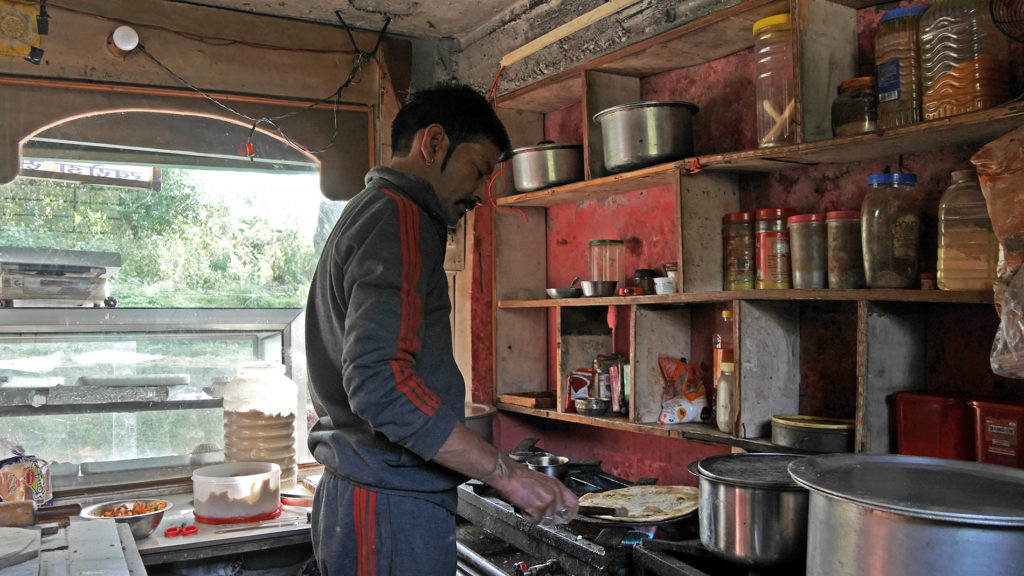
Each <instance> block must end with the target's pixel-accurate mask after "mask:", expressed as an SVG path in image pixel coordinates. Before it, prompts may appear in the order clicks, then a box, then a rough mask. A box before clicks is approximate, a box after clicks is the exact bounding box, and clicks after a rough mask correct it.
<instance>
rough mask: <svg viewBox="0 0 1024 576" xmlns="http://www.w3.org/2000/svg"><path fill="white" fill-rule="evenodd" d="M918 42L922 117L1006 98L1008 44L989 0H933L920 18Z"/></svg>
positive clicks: (967, 109)
mask: <svg viewBox="0 0 1024 576" xmlns="http://www.w3.org/2000/svg"><path fill="white" fill-rule="evenodd" d="M920 42H921V78H922V82H923V86H922V89H923V91H924V94H923V99H922V105H923V108H924V109H923V115H924V118H925V119H927V120H932V119H935V118H944V117H946V116H952V115H954V114H962V113H964V112H974V111H976V110H983V109H985V108H991V107H992V106H996V105H999V104H1002V103H1003V102H1005V101H1007V100H1009V99H1010V71H1009V64H1008V61H1009V60H1008V58H1009V56H1008V43H1007V41H1006V37H1005V36H1003V34H1002V33H1001V32H999V30H998V29H997V28H996V26H995V23H994V22H993V21H992V15H991V12H990V6H989V0H936V1H935V3H934V4H932V6H931V8H928V11H927V12H925V14H924V16H922V17H921V23H920Z"/></svg>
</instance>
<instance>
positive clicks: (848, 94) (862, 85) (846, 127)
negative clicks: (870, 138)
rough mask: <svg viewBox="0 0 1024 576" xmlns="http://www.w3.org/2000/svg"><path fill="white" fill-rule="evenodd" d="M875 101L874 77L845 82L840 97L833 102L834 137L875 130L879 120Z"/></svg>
mask: <svg viewBox="0 0 1024 576" xmlns="http://www.w3.org/2000/svg"><path fill="white" fill-rule="evenodd" d="M875 100H876V99H875V77H874V76H861V77H859V78H850V79H849V80H844V81H843V82H842V84H840V85H839V96H838V97H837V98H836V99H835V100H833V101H832V135H833V136H835V137H836V138H841V137H843V136H854V135H856V134H864V133H865V132H871V131H872V130H874V129H875V124H876V121H877V119H878V109H877V105H876V102H875Z"/></svg>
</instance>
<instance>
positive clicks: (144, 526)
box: [79, 498, 171, 540]
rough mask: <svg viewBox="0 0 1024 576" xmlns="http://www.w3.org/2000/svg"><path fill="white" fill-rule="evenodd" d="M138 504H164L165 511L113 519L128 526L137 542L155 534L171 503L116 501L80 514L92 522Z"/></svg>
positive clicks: (90, 508)
mask: <svg viewBox="0 0 1024 576" xmlns="http://www.w3.org/2000/svg"><path fill="white" fill-rule="evenodd" d="M136 502H163V503H164V509H163V510H157V511H156V512H146V513H144V514H136V515H134V516H119V517H115V518H112V519H113V520H114V521H115V522H118V523H121V524H127V525H128V527H129V528H131V530H132V536H134V537H135V539H136V540H141V539H143V538H145V537H147V536H149V535H150V534H152V533H153V530H156V527H157V526H159V525H160V521H161V520H163V519H164V512H167V511H168V510H170V509H171V503H170V502H168V501H166V500H161V499H159V498H133V499H131V500H116V501H113V502H103V503H101V504H93V505H92V506H87V507H85V508H83V509H82V512H81V513H80V514H79V516H81V517H82V518H89V519H91V520H96V519H102V518H109V517H107V516H103V514H104V513H105V512H113V511H114V510H116V509H118V508H120V507H122V506H125V505H127V506H128V507H129V508H131V506H132V504H134V503H136Z"/></svg>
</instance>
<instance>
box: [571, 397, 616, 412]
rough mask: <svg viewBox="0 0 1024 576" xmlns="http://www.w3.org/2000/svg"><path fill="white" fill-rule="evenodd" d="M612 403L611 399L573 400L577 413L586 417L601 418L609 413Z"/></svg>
mask: <svg viewBox="0 0 1024 576" xmlns="http://www.w3.org/2000/svg"><path fill="white" fill-rule="evenodd" d="M611 403H612V399H611V398H576V399H575V400H573V404H574V405H575V406H576V412H578V413H579V414H583V415H584V416H600V415H602V414H604V413H605V412H607V411H608V407H609V406H610V405H611Z"/></svg>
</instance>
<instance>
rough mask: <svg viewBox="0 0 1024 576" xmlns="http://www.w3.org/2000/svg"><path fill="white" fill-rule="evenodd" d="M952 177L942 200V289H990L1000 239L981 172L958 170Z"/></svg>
mask: <svg viewBox="0 0 1024 576" xmlns="http://www.w3.org/2000/svg"><path fill="white" fill-rule="evenodd" d="M952 180H953V183H952V185H950V187H949V188H946V191H945V192H943V193H942V199H941V200H939V261H938V274H937V282H938V286H939V289H941V290H991V289H992V284H993V283H994V282H995V279H996V262H997V260H998V258H999V242H998V241H997V240H996V235H995V233H994V232H993V231H992V220H991V219H989V216H988V206H987V205H986V203H985V196H984V195H983V194H982V193H981V186H980V184H979V183H978V173H977V172H975V171H974V170H959V171H957V172H953V175H952Z"/></svg>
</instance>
